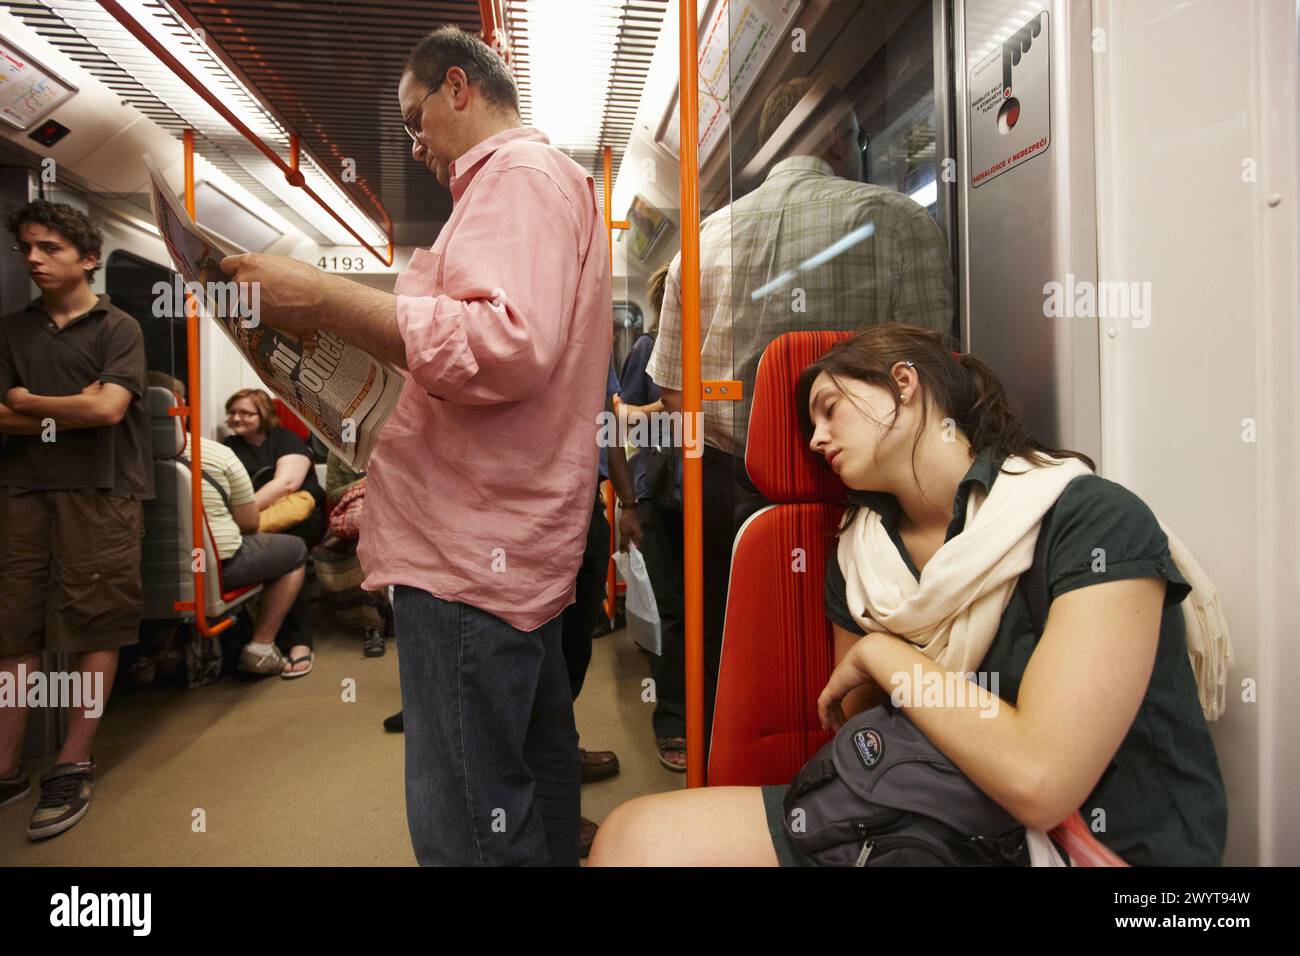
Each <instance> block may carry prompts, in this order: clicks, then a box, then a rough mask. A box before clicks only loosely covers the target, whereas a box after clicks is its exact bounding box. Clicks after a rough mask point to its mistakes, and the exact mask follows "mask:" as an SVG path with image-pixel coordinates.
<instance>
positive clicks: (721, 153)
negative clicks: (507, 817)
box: [700, 0, 956, 475]
mask: <svg viewBox="0 0 1300 956" xmlns="http://www.w3.org/2000/svg"><path fill="white" fill-rule="evenodd" d="M936 10H940V11H941V10H942V5H941V4H936V3H934V2H932V0H905V2H898V0H891V2H885V0H860V2H846V3H833V4H819V3H800V2H796V0H788V2H774V3H743V4H740V3H731V4H725V3H718V4H715V5H714V6H713V8H711V9H710V11H709V12H708V13H707V14H706V19H709V18H711V19H718V20H720V22H719V23H718V24H717V26H718V27H720V29H717V30H716V31H714V30H712V29H711V27H712V24H708V23H706V24H703V25H702V26H701V30H700V36H701V52H700V63H701V68H700V102H701V104H702V106H701V119H700V142H701V150H700V151H701V195H702V196H707V197H709V199H710V200H711V202H710V204H708V205H706V206H705V208H706V209H713V210H714V211H713V212H712V213H711V214H710V215H708V216H706V217H705V220H704V222H703V224H702V227H701V230H700V246H701V248H700V265H701V270H700V273H701V294H700V305H701V317H700V325H701V328H702V329H705V330H707V331H706V332H705V334H704V346H703V353H702V364H703V377H704V378H705V379H706V380H707V379H711V378H721V377H725V378H735V379H739V380H740V382H741V388H742V394H743V396H744V398H743V399H742V400H741V401H738V402H706V403H705V407H704V419H705V421H704V434H705V435H706V436H712V438H706V442H707V443H708V444H713V445H715V446H716V447H718V448H719V449H720V450H722V451H724V452H729V453H731V454H732V455H733V456H735V462H736V471H737V473H738V475H743V465H742V464H740V462H741V457H740V456H741V455H742V454H743V451H744V448H745V440H746V437H747V431H748V421H749V410H750V398H751V396H752V394H753V387H754V379H755V375H756V372H757V368H758V362H759V359H760V357H761V356H762V354H763V351H764V349H765V348H766V347H767V346H768V344H770V343H771V342H772V341H773V340H774V339H776V338H777V337H778V336H780V335H782V334H784V333H786V332H793V331H806V330H842V331H848V330H854V329H858V328H861V327H862V326H865V325H873V324H878V323H884V322H902V323H907V324H911V325H920V326H925V327H928V328H932V329H935V330H937V331H941V332H944V333H948V334H951V333H953V332H954V331H955V328H956V322H955V319H956V307H955V303H954V299H953V289H954V285H955V282H954V278H955V276H954V269H953V256H952V243H951V236H950V232H951V230H950V229H949V228H948V222H949V218H950V217H949V215H948V209H949V202H948V195H949V192H950V191H951V189H952V186H951V181H952V179H953V178H954V177H951V176H947V177H945V164H944V163H943V162H942V160H941V156H942V155H944V154H945V153H946V152H947V150H946V148H945V146H946V143H947V142H948V139H947V137H946V136H944V135H942V131H943V130H944V129H945V123H946V119H944V118H943V117H942V116H941V115H940V110H939V109H938V108H937V106H936V104H938V103H946V102H947V100H948V98H947V95H946V92H945V84H946V83H947V68H946V61H947V55H946V51H947V48H948V42H947V39H946V32H945V31H946V24H945V23H943V22H942V20H943V17H942V14H941V13H940V14H936ZM715 36H716V37H719V38H727V37H730V38H731V40H730V48H729V50H725V51H722V50H720V51H716V52H717V57H721V56H729V58H730V67H729V69H720V70H719V69H714V68H712V67H711V66H710V64H712V63H713V62H714V59H716V58H717V57H715V51H712V50H710V48H709V44H710V43H711V42H714V41H712V40H711V39H710V38H711V37H715ZM717 42H722V41H721V40H719V41H717ZM936 50H938V51H939V55H938V58H937V60H938V65H936ZM711 84H713V85H715V86H716V84H725V88H723V89H716V88H711ZM710 103H721V104H729V114H728V113H727V112H726V109H725V107H721V106H719V107H716V109H717V110H720V111H721V113H722V115H721V119H720V120H717V119H716V118H710V117H709V116H708V115H706V114H707V112H708V111H709V109H710V107H709V105H708V104H710ZM715 120H716V121H715ZM718 126H722V127H724V129H723V131H722V132H720V133H719V132H717V131H716V130H717V127H718ZM728 126H729V133H730V136H729V137H728V136H727V135H726V133H727V132H728V129H727V127H728ZM728 139H729V143H730V151H729V152H728V150H727V149H726V148H725V146H726V142H727V141H728ZM716 276H726V277H727V281H725V282H724V281H717V280H716V279H713V278H711V277H716Z"/></svg>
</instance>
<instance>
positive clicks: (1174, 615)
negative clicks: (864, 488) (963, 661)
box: [826, 455, 1228, 866]
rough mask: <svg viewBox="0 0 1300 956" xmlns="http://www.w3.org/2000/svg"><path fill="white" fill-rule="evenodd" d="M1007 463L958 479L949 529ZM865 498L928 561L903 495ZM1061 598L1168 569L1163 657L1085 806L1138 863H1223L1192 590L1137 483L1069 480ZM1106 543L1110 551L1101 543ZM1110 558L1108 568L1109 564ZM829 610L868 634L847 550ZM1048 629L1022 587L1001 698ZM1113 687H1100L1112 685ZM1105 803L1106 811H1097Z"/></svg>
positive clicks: (1055, 568) (979, 464)
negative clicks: (1190, 647)
mask: <svg viewBox="0 0 1300 956" xmlns="http://www.w3.org/2000/svg"><path fill="white" fill-rule="evenodd" d="M1000 465H1001V463H1000V462H996V463H995V460H994V459H993V458H992V457H990V456H987V455H984V456H981V457H980V458H978V459H977V460H976V461H975V463H974V464H973V465H972V466H971V469H970V471H969V472H967V474H966V477H965V478H963V479H962V482H961V484H960V485H959V486H958V490H957V498H956V500H955V502H954V504H953V520H952V522H951V523H950V524H949V526H948V534H947V538H949V539H951V538H952V537H954V536H955V535H957V534H959V533H960V532H961V529H962V526H963V524H964V523H965V520H966V501H967V498H968V497H969V495H970V489H971V486H972V484H973V483H974V482H979V483H980V484H982V485H984V487H985V488H988V487H991V486H992V484H993V481H994V480H995V479H996V478H997V474H998V470H999V468H1000ZM861 500H863V501H865V502H869V504H870V507H872V508H873V509H875V510H877V511H879V512H880V514H881V517H882V519H883V521H884V525H885V527H886V528H887V529H888V531H889V535H890V538H891V539H892V540H893V542H894V544H895V545H896V546H897V548H898V552H899V554H900V555H901V556H902V558H903V561H904V562H905V563H906V564H907V567H908V569H909V570H910V571H911V572H912V574H913V575H916V576H917V577H918V578H919V577H920V575H919V574H918V573H917V570H916V566H915V565H914V564H913V563H912V559H911V557H910V556H909V555H908V553H907V548H906V547H905V546H904V545H903V541H902V539H901V537H900V536H899V534H898V517H899V515H898V510H899V509H898V504H897V502H896V500H895V499H894V498H893V497H892V496H889V495H875V494H872V495H864V496H861ZM1041 533H1042V534H1045V535H1046V536H1047V539H1046V545H1045V549H1046V550H1045V552H1044V553H1045V555H1046V569H1045V570H1046V575H1045V577H1046V581H1047V594H1048V599H1049V601H1051V600H1055V599H1056V598H1057V597H1059V596H1060V595H1062V594H1064V593H1066V592H1067V591H1073V590H1075V589H1077V588H1083V587H1088V586H1089V585H1093V584H1100V583H1102V582H1105V581H1119V580H1124V579H1128V578H1162V579H1164V580H1165V581H1166V582H1167V585H1166V588H1165V607H1164V614H1163V616H1162V617H1161V622H1160V638H1159V643H1158V645H1157V649H1156V659H1155V666H1154V668H1153V670H1152V673H1151V682H1150V683H1149V684H1148V685H1147V691H1146V696H1145V697H1143V699H1142V705H1141V707H1140V708H1139V709H1138V713H1137V717H1136V718H1135V719H1134V721H1133V726H1132V727H1130V728H1129V732H1128V735H1127V736H1126V737H1125V738H1124V742H1123V743H1122V744H1121V745H1120V748H1119V751H1118V752H1117V753H1116V754H1115V756H1114V758H1113V759H1112V760H1111V762H1110V765H1109V766H1108V767H1107V768H1106V770H1105V772H1104V773H1103V774H1102V776H1101V779H1100V780H1099V781H1098V783H1097V786H1096V787H1095V788H1094V789H1093V791H1092V793H1090V794H1089V795H1088V798H1087V799H1086V800H1085V801H1084V803H1083V805H1082V806H1081V807H1080V808H1079V810H1080V812H1081V813H1082V815H1083V818H1084V821H1085V822H1087V823H1088V824H1090V825H1092V824H1093V822H1094V820H1096V821H1100V820H1103V819H1104V824H1105V829H1104V830H1100V831H1097V834H1096V835H1097V837H1098V838H1099V839H1100V840H1101V842H1102V843H1104V844H1106V846H1108V847H1109V848H1110V849H1111V850H1113V851H1114V852H1116V853H1118V854H1119V855H1120V856H1121V857H1123V858H1124V860H1125V861H1126V862H1128V863H1130V864H1132V865H1134V866H1207V865H1218V864H1219V863H1220V861H1221V859H1222V856H1223V845H1224V840H1225V837H1226V829H1227V817H1228V810H1227V799H1226V797H1225V794H1224V789H1223V781H1222V779H1221V778H1220V776H1219V764H1218V760H1217V759H1216V758H1215V754H1214V745H1213V743H1212V741H1211V740H1210V732H1209V728H1208V726H1207V725H1206V722H1205V716H1204V714H1203V713H1202V712H1201V706H1200V703H1199V702H1198V700H1197V697H1196V683H1195V680H1194V678H1193V676H1192V668H1191V663H1190V662H1189V660H1188V657H1187V644H1186V635H1185V632H1184V628H1183V615H1182V609H1181V608H1179V606H1178V605H1179V604H1180V603H1181V602H1182V600H1183V598H1184V597H1186V596H1187V594H1188V593H1189V592H1190V587H1189V586H1188V584H1187V582H1186V581H1185V580H1184V579H1183V576H1182V575H1181V574H1179V573H1178V568H1177V567H1176V566H1175V564H1174V562H1173V558H1172V557H1170V554H1169V541H1168V539H1167V538H1166V537H1165V534H1164V532H1163V531H1161V530H1160V525H1159V523H1158V522H1157V521H1156V518H1155V515H1153V514H1152V513H1151V509H1149V508H1148V507H1147V506H1146V505H1145V504H1144V503H1143V502H1142V500H1141V499H1140V498H1138V497H1137V495H1135V494H1133V493H1132V492H1131V491H1129V490H1127V489H1126V488H1123V487H1121V486H1120V485H1117V484H1115V483H1114V482H1111V481H1107V480H1106V479H1104V478H1099V477H1097V476H1096V475H1084V476H1082V477H1079V478H1076V479H1074V481H1072V482H1070V484H1069V485H1067V486H1066V489H1065V491H1064V492H1062V494H1061V497H1060V498H1059V499H1058V500H1057V503H1056V507H1055V508H1054V509H1053V511H1052V512H1051V513H1050V514H1049V517H1048V520H1047V521H1046V523H1045V525H1044V527H1043V529H1042V531H1041ZM1098 549H1101V550H1100V551H1098ZM1103 559H1104V569H1103ZM826 613H827V616H828V617H829V618H830V619H831V620H832V621H833V622H834V623H836V624H838V625H840V626H841V627H843V628H844V629H845V630H847V631H850V632H851V633H854V634H862V633H863V631H862V628H860V627H859V626H858V625H857V623H856V622H855V621H854V620H853V617H852V615H851V614H850V613H849V610H848V602H847V599H846V597H845V585H844V575H843V573H842V572H841V570H840V565H839V560H838V558H837V556H836V548H834V547H832V548H831V549H830V555H829V557H828V560H827V565H826ZM1039 637H1040V635H1039V634H1038V632H1037V631H1036V630H1035V628H1034V624H1033V618H1032V617H1031V615H1030V612H1029V606H1028V604H1027V603H1026V602H1025V598H1024V594H1023V593H1022V591H1021V589H1020V588H1017V589H1016V591H1015V592H1014V593H1013V594H1012V597H1011V601H1010V603H1009V604H1008V605H1007V609H1006V611H1005V612H1004V613H1003V615H1002V621H1001V623H1000V624H999V625H998V633H997V637H996V638H995V639H994V641H993V644H992V646H991V647H990V648H989V650H988V654H987V655H985V657H984V660H983V661H982V662H981V663H980V666H979V671H980V672H981V673H986V674H995V673H996V674H997V675H998V680H999V686H998V696H999V697H1001V698H1002V699H1003V700H1005V701H1007V702H1008V703H1011V704H1015V702H1016V699H1017V697H1018V696H1019V692H1020V681H1021V679H1022V677H1023V676H1024V673H1025V667H1026V666H1027V665H1028V663H1029V657H1030V655H1031V654H1032V653H1033V651H1034V648H1035V646H1037V644H1038V639H1039ZM1104 691H1105V689H1104V688H1098V692H1099V693H1104ZM1098 810H1101V811H1104V818H1103V817H1102V815H1100V814H1097V812H1096V811H1098Z"/></svg>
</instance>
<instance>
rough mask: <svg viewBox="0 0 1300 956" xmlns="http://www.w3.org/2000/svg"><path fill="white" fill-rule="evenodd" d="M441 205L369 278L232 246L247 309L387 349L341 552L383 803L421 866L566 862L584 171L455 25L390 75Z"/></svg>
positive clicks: (598, 278) (584, 407)
mask: <svg viewBox="0 0 1300 956" xmlns="http://www.w3.org/2000/svg"><path fill="white" fill-rule="evenodd" d="M398 102H399V105H400V108H401V110H402V115H403V117H404V121H405V124H406V128H407V132H408V133H409V134H410V135H411V139H412V140H413V142H414V145H413V147H412V151H411V152H412V156H413V157H414V158H415V159H416V160H417V161H418V162H421V163H423V164H424V165H425V166H426V167H427V168H428V169H429V171H430V172H431V173H433V174H434V176H436V177H437V179H438V182H440V183H442V184H443V185H444V186H448V187H450V189H451V196H452V202H453V211H452V215H451V218H450V219H449V220H448V221H447V223H446V225H444V226H443V228H442V231H441V232H440V233H439V234H438V238H437V241H436V242H435V243H434V244H433V247H432V249H429V250H424V249H420V250H417V251H416V252H415V254H414V255H413V256H412V258H411V261H410V264H409V265H408V266H407V268H406V269H405V271H404V272H403V273H402V274H401V276H399V278H398V280H397V285H396V295H389V294H387V293H385V292H380V291H377V290H374V289H370V288H368V287H366V286H362V285H360V284H358V283H354V282H350V281H348V280H347V279H344V278H342V277H339V276H329V275H324V274H322V273H320V272H319V271H317V270H316V269H313V268H311V267H309V266H306V265H304V264H302V263H298V262H293V261H291V260H287V259H281V258H278V257H267V256H257V255H253V256H235V257H232V258H231V259H227V260H226V262H225V263H224V265H225V267H226V268H227V271H235V272H237V278H238V279H239V280H241V281H257V282H260V283H261V303H262V320H263V321H265V322H267V323H269V324H270V325H273V326H276V327H277V328H282V329H285V330H287V331H290V332H294V333H296V334H303V333H305V332H307V331H310V330H311V329H314V328H318V327H321V328H326V329H329V330H330V331H331V332H334V333H335V334H337V335H339V336H340V337H342V338H344V339H346V340H348V341H350V342H352V343H354V344H356V345H359V346H361V347H362V348H365V349H367V350H368V351H370V352H371V353H372V354H374V355H377V356H380V357H382V358H384V359H387V360H388V361H390V362H392V363H393V364H394V365H396V366H398V367H400V368H403V369H406V370H407V373H408V381H407V385H406V389H405V390H404V391H403V393H402V397H401V400H400V402H399V404H398V406H397V409H396V410H395V411H394V413H393V415H392V417H391V418H390V419H389V421H388V423H387V425H386V427H385V428H384V432H383V435H382V438H381V440H380V442H379V445H378V447H377V448H376V450H375V452H374V454H373V456H372V457H371V459H370V471H369V478H368V484H367V490H366V520H365V523H364V525H363V527H362V532H361V544H360V547H359V549H358V555H359V557H360V559H361V563H362V565H363V566H364V568H365V569H366V572H367V575H368V577H367V578H366V582H365V586H366V587H367V588H370V589H375V588H380V587H385V586H388V585H393V586H394V587H395V596H394V603H393V610H394V613H395V616H396V621H397V633H398V637H399V638H400V641H401V648H400V654H399V662H400V666H401V676H402V707H403V711H404V715H405V717H404V719H405V728H406V810H407V822H408V824H409V827H410V831H411V839H412V843H413V844H414V848H415V855H416V857H417V859H418V860H419V861H420V862H421V863H422V864H426V865H509V864H548V863H549V864H555V865H570V866H573V865H576V864H577V862H578V789H579V763H578V735H577V731H576V729H575V727H574V720H573V700H572V694H571V692H570V688H569V681H568V676H567V673H566V670H565V664H564V657H563V653H562V650H561V646H560V616H561V613H562V612H563V611H564V609H565V607H567V606H568V605H569V604H571V603H572V602H573V600H574V581H575V579H576V577H577V573H578V566H579V564H580V563H581V560H582V552H583V546H584V542H585V540H586V534H587V523H588V521H589V520H590V518H591V502H592V501H593V500H594V498H595V493H596V457H597V447H596V430H597V415H598V414H599V412H600V410H601V408H602V407H603V406H604V388H605V379H606V374H607V371H608V366H609V354H610V349H611V346H612V322H611V311H610V310H611V302H612V289H611V284H610V275H609V244H608V240H607V239H606V236H605V229H604V224H603V218H602V216H601V213H600V210H599V209H598V207H597V205H596V190H595V183H594V181H593V179H592V176H591V175H590V174H589V173H587V172H586V171H585V170H583V169H582V168H581V167H580V166H578V165H577V164H576V163H575V162H573V160H571V159H569V158H568V157H567V156H566V155H565V154H564V153H562V152H561V151H560V150H558V149H556V148H554V147H552V146H551V145H550V144H549V142H548V140H547V139H546V136H545V135H544V134H543V133H542V132H540V131H539V130H536V129H532V128H531V127H525V126H523V125H521V121H520V116H519V110H518V98H517V94H516V92H515V86H514V82H513V80H512V79H511V76H510V73H509V72H508V70H507V69H506V67H505V64H504V63H503V62H502V61H501V59H500V58H499V57H498V56H497V55H496V53H494V52H493V51H492V50H491V48H490V47H488V46H487V45H486V44H484V43H483V42H482V41H480V40H479V39H478V38H476V37H474V36H472V35H470V34H467V33H463V32H461V31H460V30H457V29H455V28H453V27H444V28H443V29H440V30H437V31H435V32H433V33H431V34H429V35H428V36H427V37H425V38H424V39H423V40H421V41H420V43H419V44H417V46H416V47H415V49H414V50H413V51H412V53H411V55H410V57H409V58H408V60H407V63H406V67H405V69H404V70H403V72H402V77H401V83H400V85H399V86H398Z"/></svg>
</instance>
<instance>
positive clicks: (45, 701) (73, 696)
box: [0, 664, 105, 719]
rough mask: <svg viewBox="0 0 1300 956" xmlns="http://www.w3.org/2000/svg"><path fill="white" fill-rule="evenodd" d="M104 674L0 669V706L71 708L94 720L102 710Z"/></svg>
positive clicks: (21, 667)
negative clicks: (81, 711)
mask: <svg viewBox="0 0 1300 956" xmlns="http://www.w3.org/2000/svg"><path fill="white" fill-rule="evenodd" d="M104 696H105V695H104V675H103V674H102V673H101V672H99V671H84V672H83V671H50V672H49V673H48V674H47V673H46V672H45V671H39V670H38V671H32V672H31V673H30V674H29V673H28V672H27V665H26V664H19V665H18V668H17V671H16V672H11V671H0V707H33V708H35V707H60V708H62V707H71V708H73V709H76V710H84V711H85V712H86V716H87V717H89V718H91V719H94V718H97V717H100V716H102V715H103V713H104Z"/></svg>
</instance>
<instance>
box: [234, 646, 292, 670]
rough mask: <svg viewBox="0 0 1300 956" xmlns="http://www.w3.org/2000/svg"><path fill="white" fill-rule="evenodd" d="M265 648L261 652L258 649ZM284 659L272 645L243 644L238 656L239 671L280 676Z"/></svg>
mask: <svg viewBox="0 0 1300 956" xmlns="http://www.w3.org/2000/svg"><path fill="white" fill-rule="evenodd" d="M263 647H265V648H266V650H265V651H263V650H261V649H260V648H263ZM284 665H285V657H284V654H283V653H282V652H281V651H280V648H278V647H276V646H275V645H274V644H253V643H252V642H250V643H248V644H245V645H244V649H243V650H242V651H241V652H240V654H239V665H238V666H239V669H240V670H241V671H245V672H246V673H249V674H282V673H284Z"/></svg>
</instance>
